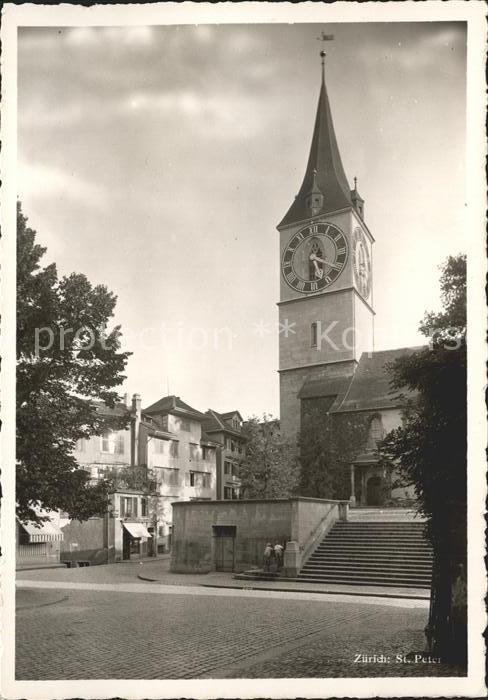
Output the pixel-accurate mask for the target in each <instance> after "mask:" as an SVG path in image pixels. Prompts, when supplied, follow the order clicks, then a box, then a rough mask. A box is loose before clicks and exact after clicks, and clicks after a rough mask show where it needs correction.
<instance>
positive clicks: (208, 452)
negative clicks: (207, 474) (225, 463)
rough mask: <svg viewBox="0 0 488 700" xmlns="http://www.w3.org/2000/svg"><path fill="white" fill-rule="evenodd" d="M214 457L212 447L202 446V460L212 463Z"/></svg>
mask: <svg viewBox="0 0 488 700" xmlns="http://www.w3.org/2000/svg"><path fill="white" fill-rule="evenodd" d="M214 457H215V450H214V448H213V447H207V446H206V445H204V446H203V447H202V459H204V460H206V461H212V460H213V458H214Z"/></svg>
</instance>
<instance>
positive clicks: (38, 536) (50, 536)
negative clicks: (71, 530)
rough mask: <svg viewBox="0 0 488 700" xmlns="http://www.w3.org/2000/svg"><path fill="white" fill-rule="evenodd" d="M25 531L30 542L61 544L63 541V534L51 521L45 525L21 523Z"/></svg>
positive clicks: (47, 521) (44, 523)
mask: <svg viewBox="0 0 488 700" xmlns="http://www.w3.org/2000/svg"><path fill="white" fill-rule="evenodd" d="M20 524H21V525H22V527H23V528H24V530H25V531H26V532H27V534H28V535H29V542H60V541H61V540H62V539H63V533H62V532H61V530H60V529H59V527H57V525H55V524H54V523H53V522H51V521H50V520H46V522H43V523H39V524H37V523H33V522H29V523H20Z"/></svg>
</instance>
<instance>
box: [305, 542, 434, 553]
mask: <svg viewBox="0 0 488 700" xmlns="http://www.w3.org/2000/svg"><path fill="white" fill-rule="evenodd" d="M315 551H319V552H338V551H339V552H346V551H350V552H356V551H360V552H363V551H364V552H368V551H375V552H384V553H386V552H392V553H394V552H398V551H401V552H405V553H408V552H410V553H411V552H420V553H422V554H423V553H424V552H425V553H426V554H429V553H431V551H432V550H431V548H430V547H427V546H423V545H420V544H419V545H416V544H408V545H405V546H403V547H396V546H395V545H394V544H392V543H388V542H368V543H363V542H342V543H341V542H324V543H323V544H321V545H319V547H318V548H317V549H316V550H315Z"/></svg>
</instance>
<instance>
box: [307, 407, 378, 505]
mask: <svg viewBox="0 0 488 700" xmlns="http://www.w3.org/2000/svg"><path fill="white" fill-rule="evenodd" d="M369 422H370V416H369V415H365V414H364V413H362V414H360V413H356V414H354V413H353V414H329V413H327V412H326V411H324V410H323V408H322V407H321V404H320V400H318V401H317V400H314V401H310V406H309V408H308V410H306V411H305V412H304V414H303V416H302V428H301V430H300V433H299V440H298V444H299V454H300V465H301V470H300V494H301V495H302V496H310V497H316V498H330V499H339V500H345V499H348V498H349V496H350V495H351V487H350V483H351V482H350V464H351V462H352V460H353V458H354V457H355V456H356V455H357V454H358V453H359V452H360V450H361V449H362V448H364V445H365V443H366V439H367V435H368V430H369Z"/></svg>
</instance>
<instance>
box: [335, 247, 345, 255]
mask: <svg viewBox="0 0 488 700" xmlns="http://www.w3.org/2000/svg"><path fill="white" fill-rule="evenodd" d="M345 252H346V249H345V248H344V247H342V248H338V249H337V255H343V254H344V253H345Z"/></svg>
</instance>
